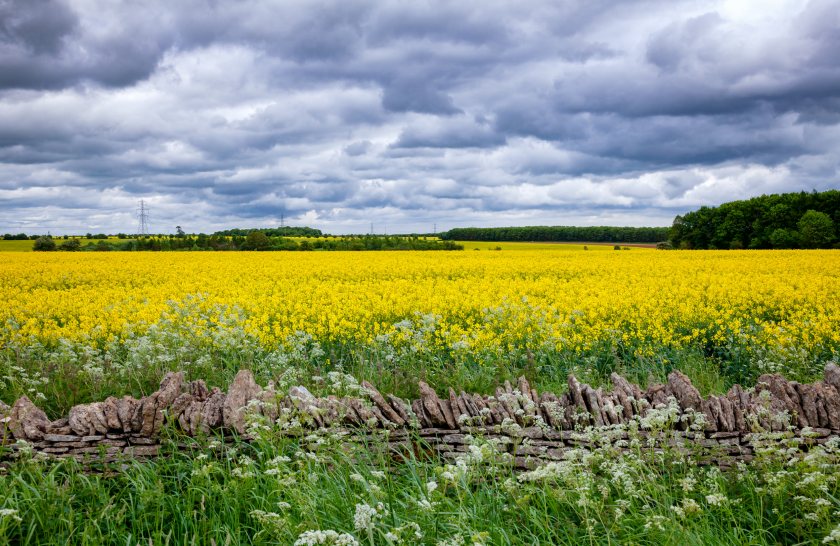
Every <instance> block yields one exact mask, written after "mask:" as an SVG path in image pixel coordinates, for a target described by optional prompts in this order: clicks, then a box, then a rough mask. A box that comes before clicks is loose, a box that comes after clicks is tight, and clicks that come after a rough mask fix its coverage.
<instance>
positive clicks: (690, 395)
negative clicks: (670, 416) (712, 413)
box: [668, 371, 703, 411]
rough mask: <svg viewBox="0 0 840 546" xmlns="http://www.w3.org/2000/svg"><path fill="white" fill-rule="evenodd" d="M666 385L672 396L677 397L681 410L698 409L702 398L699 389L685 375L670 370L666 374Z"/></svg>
mask: <svg viewBox="0 0 840 546" xmlns="http://www.w3.org/2000/svg"><path fill="white" fill-rule="evenodd" d="M668 387H670V389H671V392H672V393H673V394H674V398H676V399H677V402H679V404H680V408H682V410H683V411H685V410H687V409H692V410H695V411H700V403H701V402H702V400H703V398H702V397H701V396H700V391H698V390H697V389H696V388H695V387H694V385H692V384H691V380H690V379H689V378H688V376H687V375H685V374H684V373H682V372H679V371H673V372H671V373H670V374H668Z"/></svg>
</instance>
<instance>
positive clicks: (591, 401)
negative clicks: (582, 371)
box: [581, 385, 607, 427]
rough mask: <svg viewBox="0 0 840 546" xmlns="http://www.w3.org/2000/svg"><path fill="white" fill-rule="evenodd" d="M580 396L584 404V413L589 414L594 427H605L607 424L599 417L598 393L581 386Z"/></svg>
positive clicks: (599, 403) (587, 386)
mask: <svg viewBox="0 0 840 546" xmlns="http://www.w3.org/2000/svg"><path fill="white" fill-rule="evenodd" d="M581 394H582V395H583V399H584V401H585V403H586V406H585V408H586V411H588V412H589V415H590V417H591V418H592V422H593V424H594V425H595V426H596V427H602V426H604V425H606V424H607V423H605V422H604V418H603V416H602V415H601V400H600V399H599V398H598V393H597V392H596V391H595V390H594V389H593V388H592V387H590V386H589V385H583V386H582V387H581Z"/></svg>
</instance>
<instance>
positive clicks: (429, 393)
mask: <svg viewBox="0 0 840 546" xmlns="http://www.w3.org/2000/svg"><path fill="white" fill-rule="evenodd" d="M420 400H421V401H422V403H423V409H425V410H426V413H427V414H428V416H429V419H430V420H431V422H432V425H433V426H436V427H444V426H447V422H446V417H444V415H443V410H441V407H440V399H439V398H438V396H437V393H435V391H434V390H433V389H432V388H431V387H430V386H429V385H428V384H427V383H426V382H425V381H420Z"/></svg>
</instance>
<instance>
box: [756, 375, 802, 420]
mask: <svg viewBox="0 0 840 546" xmlns="http://www.w3.org/2000/svg"><path fill="white" fill-rule="evenodd" d="M788 387H789V385H788V382H787V380H786V379H785V378H783V377H782V376H781V375H778V374H764V375H762V376H760V377H759V378H758V384H757V385H756V387H755V393H756V394H757V395H758V394H760V393H761V392H763V391H765V390H766V391H769V392H770V395H771V400H770V410H771V412H773V413H774V414H777V413H781V412H784V411H786V412H788V414H789V415H790V417H791V419H792V420H793V423H795V424H799V426H801V427H807V426H808V421H807V419H806V417H805V415H804V411H803V410H802V407H801V406H800V405H799V401H798V400H793V399H792V398H791V396H790V394H791V393H790V391H789V390H788ZM797 398H798V396H797ZM782 427H783V425H782V424H781V423H779V422H778V421H777V420H774V421H773V422H772V423H771V428H772V429H773V430H781V428H782Z"/></svg>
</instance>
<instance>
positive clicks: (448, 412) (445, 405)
mask: <svg viewBox="0 0 840 546" xmlns="http://www.w3.org/2000/svg"><path fill="white" fill-rule="evenodd" d="M439 403H440V409H441V412H442V413H443V418H444V419H446V425H447V426H448V427H449V428H451V429H453V430H455V429H457V428H458V422H457V421H456V420H455V412H453V411H452V406H451V405H450V403H449V400H440V401H439Z"/></svg>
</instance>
